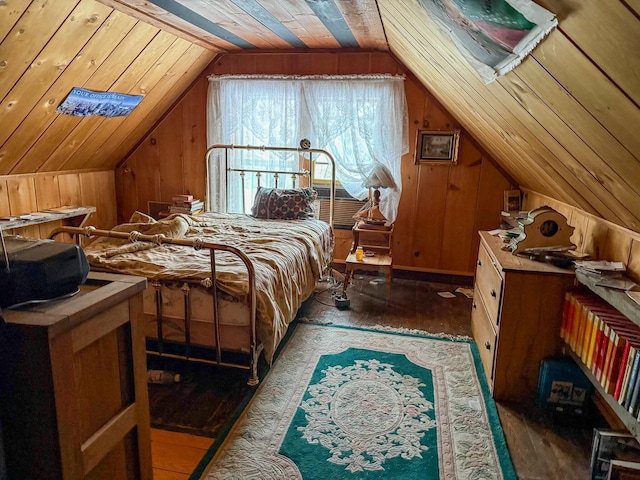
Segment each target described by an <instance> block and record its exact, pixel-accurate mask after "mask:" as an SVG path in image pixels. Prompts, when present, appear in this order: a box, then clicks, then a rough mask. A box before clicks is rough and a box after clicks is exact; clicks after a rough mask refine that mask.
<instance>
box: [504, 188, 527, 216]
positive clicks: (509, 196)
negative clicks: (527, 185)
mask: <svg viewBox="0 0 640 480" xmlns="http://www.w3.org/2000/svg"><path fill="white" fill-rule="evenodd" d="M521 209H522V197H521V193H520V190H505V191H504V205H503V207H502V210H503V211H504V212H508V213H513V212H520V210H521Z"/></svg>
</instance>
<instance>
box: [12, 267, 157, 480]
mask: <svg viewBox="0 0 640 480" xmlns="http://www.w3.org/2000/svg"><path fill="white" fill-rule="evenodd" d="M145 286H146V279H145V278H141V277H133V276H127V275H114V274H107V273H94V272H91V273H90V274H89V277H88V279H87V282H86V284H85V285H82V286H81V287H80V292H79V293H78V294H76V295H75V296H74V297H71V298H66V299H63V300H55V301H51V302H47V303H40V304H37V303H36V304H31V305H29V306H25V307H22V308H19V309H15V310H12V309H10V310H5V311H4V318H5V321H6V322H7V324H6V325H5V326H4V327H3V328H2V329H1V330H0V342H1V343H2V345H0V406H1V407H2V408H0V416H1V417H2V424H3V425H2V428H3V436H4V439H3V440H4V449H5V458H6V466H7V473H8V475H9V478H16V479H18V478H20V479H22V478H25V479H26V478H55V479H61V480H80V479H85V478H92V479H100V480H106V479H113V480H123V479H127V480H130V479H136V480H138V479H141V480H150V479H151V478H152V476H153V473H152V467H151V440H150V426H149V424H150V417H149V397H148V391H147V372H146V354H145V339H144V331H143V327H142V325H139V319H140V317H141V313H142V291H143V290H144V288H145Z"/></svg>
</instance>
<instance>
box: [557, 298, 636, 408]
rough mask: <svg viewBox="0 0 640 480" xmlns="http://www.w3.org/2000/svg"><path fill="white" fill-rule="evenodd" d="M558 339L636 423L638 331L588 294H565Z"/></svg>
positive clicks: (621, 315)
mask: <svg viewBox="0 0 640 480" xmlns="http://www.w3.org/2000/svg"><path fill="white" fill-rule="evenodd" d="M560 337H561V338H562V339H563V340H564V341H565V342H566V343H567V345H568V346H569V347H570V348H571V350H573V352H574V353H575V354H576V356H577V357H578V358H579V359H580V360H581V361H582V363H583V364H584V365H585V366H586V367H587V368H588V369H590V370H591V373H592V374H593V376H594V377H595V378H596V380H597V381H598V382H600V385H602V388H603V390H604V391H605V392H606V393H608V394H610V395H612V396H613V397H614V398H615V399H616V400H617V401H618V403H620V405H622V406H623V407H624V408H625V409H626V410H628V411H629V413H630V414H631V415H633V416H634V417H635V418H636V419H638V421H640V351H639V350H640V327H639V326H638V325H636V324H635V323H633V322H632V321H631V320H629V319H628V318H627V317H626V316H624V315H623V314H622V313H620V312H619V311H618V310H616V309H615V308H614V307H612V306H611V305H610V304H608V303H607V302H605V301H604V300H602V299H601V298H600V297H599V296H597V295H595V294H593V293H591V292H586V291H585V292H583V291H568V292H566V294H565V301H564V308H563V313H562V323H561V329H560Z"/></svg>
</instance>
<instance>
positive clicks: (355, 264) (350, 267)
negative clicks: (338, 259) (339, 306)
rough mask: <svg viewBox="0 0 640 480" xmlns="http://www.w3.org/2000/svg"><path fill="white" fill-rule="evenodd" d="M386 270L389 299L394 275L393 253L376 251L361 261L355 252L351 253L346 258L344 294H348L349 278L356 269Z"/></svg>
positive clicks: (385, 276)
mask: <svg viewBox="0 0 640 480" xmlns="http://www.w3.org/2000/svg"><path fill="white" fill-rule="evenodd" d="M381 269H382V270H384V278H385V283H386V284H387V300H388V299H389V297H390V296H391V277H392V275H393V264H392V261H391V255H387V254H384V253H376V254H375V255H374V256H373V257H366V256H365V257H364V258H363V259H362V260H361V261H358V260H357V259H356V254H355V253H350V254H349V256H348V257H347V260H346V267H345V274H344V283H343V285H342V296H343V297H345V296H346V294H347V287H348V286H349V280H350V279H351V275H352V274H353V271H354V270H375V271H380V270H381Z"/></svg>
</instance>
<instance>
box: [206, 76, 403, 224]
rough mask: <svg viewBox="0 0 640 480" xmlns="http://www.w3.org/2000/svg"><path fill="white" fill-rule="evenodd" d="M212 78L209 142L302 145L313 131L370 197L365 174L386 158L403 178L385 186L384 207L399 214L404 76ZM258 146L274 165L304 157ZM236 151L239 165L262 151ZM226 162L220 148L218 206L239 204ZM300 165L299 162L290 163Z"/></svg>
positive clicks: (344, 178)
mask: <svg viewBox="0 0 640 480" xmlns="http://www.w3.org/2000/svg"><path fill="white" fill-rule="evenodd" d="M209 80H210V85H209V104H208V138H207V140H208V142H209V145H213V144H216V143H223V144H235V145H269V146H283V147H285V146H286V147H295V146H297V145H298V143H299V141H300V139H301V138H309V139H310V140H311V145H312V147H314V148H321V149H326V150H328V151H329V152H331V153H332V155H333V156H334V157H335V159H336V163H337V168H336V178H337V179H338V180H339V181H340V183H341V184H342V186H343V187H344V188H345V189H346V190H347V192H349V194H350V195H352V196H353V197H356V198H358V199H365V198H367V195H368V190H367V188H366V187H365V186H364V185H363V180H364V179H365V178H366V177H367V176H368V175H369V174H370V173H371V171H372V170H373V166H374V165H375V163H376V162H380V163H382V164H383V165H385V166H386V167H387V168H388V169H389V171H390V172H391V173H392V175H393V178H394V181H395V183H396V187H395V188H387V189H383V190H382V191H381V192H382V197H381V202H380V206H381V210H382V213H383V214H384V215H385V217H386V218H387V219H388V220H389V221H391V222H393V221H394V220H395V218H396V214H397V209H398V202H399V200H400V194H401V191H402V182H401V172H400V165H401V158H402V155H403V154H404V153H406V152H407V151H408V150H409V148H408V139H407V135H408V133H407V132H408V128H407V121H408V120H407V106H406V98H405V93H404V82H403V80H404V78H403V77H398V76H391V75H358V76H311V77H284V76H277V77H275V76H269V77H265V76H212V77H209ZM251 152H254V153H251ZM222 153H223V152H220V154H222ZM258 153H260V154H262V157H261V158H259V161H260V162H262V165H266V167H265V168H269V169H276V168H281V167H283V166H284V164H285V163H286V162H296V161H297V160H296V158H295V156H289V157H288V158H287V156H286V155H284V154H283V155H280V156H277V155H274V154H273V152H258ZM233 157H234V158H233V159H230V161H231V164H232V165H233V163H234V162H238V165H239V164H240V162H242V164H243V165H246V164H247V161H248V163H249V164H252V162H253V163H254V164H255V163H256V161H257V160H258V155H256V153H255V151H239V150H238V151H234V152H233ZM221 165H223V163H222V161H221V159H220V158H219V156H218V155H212V165H210V172H211V179H209V182H210V199H209V202H210V208H212V209H214V210H224V209H225V208H228V209H231V208H232V206H233V205H226V204H225V200H224V198H225V191H224V175H223V172H222V171H220V170H218V168H219V166H221ZM292 165H293V166H295V165H296V164H295V163H290V164H289V167H291V166H292ZM235 183H238V182H235ZM238 185H239V183H238ZM229 186H230V188H231V189H233V190H232V191H230V195H229V198H230V202H237V200H232V199H234V198H236V199H237V198H238V197H239V195H238V194H239V186H237V185H234V182H233V181H231V182H229ZM236 188H238V191H237V192H236V191H234V190H235V189H236ZM250 202H251V200H249V204H250Z"/></svg>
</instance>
